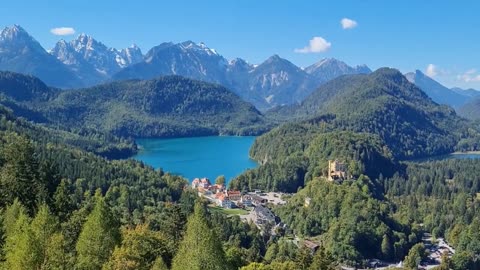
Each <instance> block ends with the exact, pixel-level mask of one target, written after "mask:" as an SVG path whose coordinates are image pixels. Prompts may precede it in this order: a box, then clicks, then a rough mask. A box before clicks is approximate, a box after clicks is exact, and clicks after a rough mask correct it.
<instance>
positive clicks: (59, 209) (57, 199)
mask: <svg viewBox="0 0 480 270" xmlns="http://www.w3.org/2000/svg"><path fill="white" fill-rule="evenodd" d="M53 208H54V211H55V213H56V214H57V216H58V218H59V219H60V221H61V222H64V221H66V220H67V219H68V216H69V214H70V213H72V211H73V202H72V198H71V196H70V191H69V190H68V183H67V180H65V179H62V181H60V184H59V185H58V186H57V190H56V191H55V193H54V195H53Z"/></svg>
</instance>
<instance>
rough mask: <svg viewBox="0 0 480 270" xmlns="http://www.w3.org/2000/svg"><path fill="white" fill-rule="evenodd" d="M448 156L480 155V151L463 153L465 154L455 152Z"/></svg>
mask: <svg viewBox="0 0 480 270" xmlns="http://www.w3.org/2000/svg"><path fill="white" fill-rule="evenodd" d="M449 155H480V151H465V152H460V151H456V152H453V153H450V154H449Z"/></svg>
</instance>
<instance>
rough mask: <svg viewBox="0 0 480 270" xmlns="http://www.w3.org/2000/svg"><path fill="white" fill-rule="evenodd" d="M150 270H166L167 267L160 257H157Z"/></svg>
mask: <svg viewBox="0 0 480 270" xmlns="http://www.w3.org/2000/svg"><path fill="white" fill-rule="evenodd" d="M150 270H168V267H167V265H166V264H165V262H164V261H163V259H162V257H161V256H159V257H158V258H157V259H156V260H155V262H153V265H152V268H150Z"/></svg>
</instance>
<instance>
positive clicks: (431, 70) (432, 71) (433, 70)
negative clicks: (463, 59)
mask: <svg viewBox="0 0 480 270" xmlns="http://www.w3.org/2000/svg"><path fill="white" fill-rule="evenodd" d="M425 74H427V76H428V77H432V78H433V77H435V76H437V75H438V68H437V66H435V65H434V64H429V65H428V66H427V69H426V70H425Z"/></svg>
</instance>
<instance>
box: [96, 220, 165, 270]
mask: <svg viewBox="0 0 480 270" xmlns="http://www.w3.org/2000/svg"><path fill="white" fill-rule="evenodd" d="M122 236H123V237H122V238H123V239H122V245H121V246H120V247H117V248H115V250H114V251H113V254H112V257H111V258H110V260H109V261H108V263H106V264H105V265H104V267H103V268H104V269H112V270H119V269H125V270H126V269H140V270H148V269H150V268H151V267H153V265H154V263H155V261H157V260H161V261H162V262H164V260H163V259H162V256H164V257H166V258H169V259H171V255H170V254H171V251H169V250H168V247H167V240H166V237H164V236H163V235H162V234H161V233H159V232H154V231H151V230H150V229H148V226H147V225H138V226H137V227H136V228H135V229H125V230H124V231H123V234H122ZM158 264H159V262H158Z"/></svg>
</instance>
